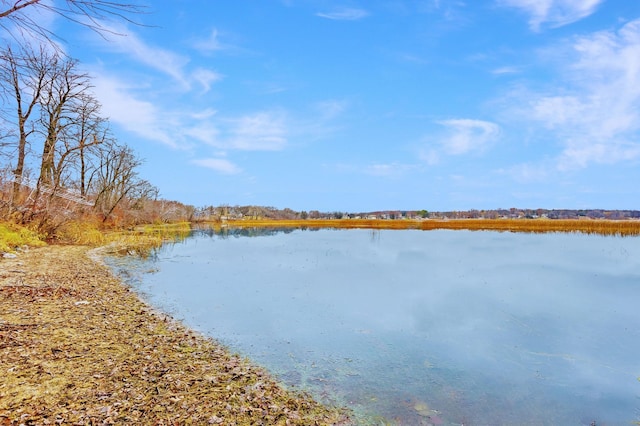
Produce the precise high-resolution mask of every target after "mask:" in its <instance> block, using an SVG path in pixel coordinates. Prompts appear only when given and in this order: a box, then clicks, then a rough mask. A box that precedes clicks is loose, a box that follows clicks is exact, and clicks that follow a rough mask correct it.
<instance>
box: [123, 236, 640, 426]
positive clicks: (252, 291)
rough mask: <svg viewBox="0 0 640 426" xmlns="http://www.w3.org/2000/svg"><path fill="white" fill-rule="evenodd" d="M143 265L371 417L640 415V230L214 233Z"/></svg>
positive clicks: (234, 333)
mask: <svg viewBox="0 0 640 426" xmlns="http://www.w3.org/2000/svg"><path fill="white" fill-rule="evenodd" d="M112 265H113V266H114V267H115V268H117V269H120V270H122V268H123V266H122V264H120V265H119V266H118V264H117V263H116V262H115V260H112ZM126 269H127V271H128V273H129V276H130V278H131V282H132V283H133V285H134V286H135V287H136V288H137V289H138V290H139V291H140V292H141V293H142V294H143V295H144V297H145V298H146V299H147V300H148V301H149V302H150V303H152V304H154V305H156V306H157V307H159V308H161V309H163V310H165V311H168V312H169V313H171V314H173V315H174V316H175V317H177V318H180V319H182V320H183V321H184V322H185V323H187V324H188V325H190V326H192V327H193V328H195V329H197V330H200V331H202V332H204V333H205V334H208V335H210V336H212V337H214V338H216V339H218V340H219V341H221V342H222V343H224V344H226V345H228V346H229V347H230V348H232V349H233V350H234V351H237V352H239V353H241V354H243V355H245V356H247V357H249V358H251V359H252V360H253V361H255V362H257V363H258V364H261V365H263V366H265V367H267V368H268V369H269V370H270V371H272V372H273V373H274V374H276V375H277V376H278V377H279V378H281V379H282V380H283V381H284V382H285V383H287V384H288V385H290V386H293V387H296V388H302V389H305V390H309V391H311V392H312V393H313V394H314V395H315V396H316V397H317V398H319V399H322V400H324V401H328V402H332V403H336V404H340V405H344V406H348V407H350V408H352V409H353V410H355V412H356V413H357V414H358V419H359V421H360V422H361V423H362V424H379V423H382V422H383V419H386V420H387V421H388V422H390V423H391V424H407V425H420V424H424V425H426V424H434V425H435V424H443V425H460V424H465V425H500V424H508V425H515V424H519V425H524V424H532V425H537V424H540V425H542V424H549V425H560V424H562V425H590V424H592V422H594V421H595V422H596V424H597V425H622V424H629V423H631V422H633V421H635V420H638V419H640V399H639V396H640V382H639V381H638V377H640V313H639V310H638V305H639V304H640V238H633V237H629V238H618V237H601V236H588V235H579V234H515V233H498V232H471V231H371V230H316V231H313V230H288V231H286V232H283V231H275V230H271V231H259V230H243V231H227V232H226V233H223V234H220V233H218V234H216V233H214V232H213V231H196V232H194V234H193V236H192V237H191V238H189V239H187V240H185V241H184V242H182V243H179V244H173V245H167V246H165V247H163V248H162V249H161V250H159V251H158V253H157V255H156V256H154V257H153V258H152V259H150V260H148V261H146V262H143V264H142V265H138V269H136V268H134V267H133V265H131V264H128V265H126ZM135 270H137V271H145V272H144V273H140V274H137V275H136V274H135V273H132V272H131V271H135ZM132 274H133V275H132Z"/></svg>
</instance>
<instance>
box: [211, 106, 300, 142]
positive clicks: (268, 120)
mask: <svg viewBox="0 0 640 426" xmlns="http://www.w3.org/2000/svg"><path fill="white" fill-rule="evenodd" d="M285 121H286V118H285V114H284V113H283V112H280V111H278V112H259V113H255V114H249V115H245V116H242V117H239V118H234V119H231V120H229V121H228V123H229V125H230V128H229V132H230V137H229V140H228V141H227V143H225V145H227V146H224V147H225V148H232V149H238V150H243V151H279V150H281V149H283V148H284V147H285V145H286V144H287V138H286V134H287V126H286V123H285Z"/></svg>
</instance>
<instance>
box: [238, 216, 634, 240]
mask: <svg viewBox="0 0 640 426" xmlns="http://www.w3.org/2000/svg"><path fill="white" fill-rule="evenodd" d="M227 223H228V225H229V226H243V227H259V226H264V227H276V226H277V227H308V228H339V229H358V228H364V229H420V230H433V229H466V230H472V231H482V230H484V231H509V232H534V233H543V232H580V233H586V234H600V235H616V236H634V235H640V221H638V220H596V219H576V220H573V219H567V220H563V219H454V220H438V219H428V220H380V219H306V220H270V219H262V220H234V221H228V222H227Z"/></svg>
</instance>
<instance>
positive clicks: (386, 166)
mask: <svg viewBox="0 0 640 426" xmlns="http://www.w3.org/2000/svg"><path fill="white" fill-rule="evenodd" d="M418 167H419V166H418V165H416V164H402V163H396V162H393V163H376V164H370V165H368V166H366V167H365V168H364V173H365V174H368V175H372V176H380V177H398V176H401V175H404V174H406V173H408V172H411V171H413V170H416V169H418Z"/></svg>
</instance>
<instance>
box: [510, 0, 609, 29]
mask: <svg viewBox="0 0 640 426" xmlns="http://www.w3.org/2000/svg"><path fill="white" fill-rule="evenodd" d="M603 1H604V0H498V3H500V4H502V5H504V6H509V7H514V8H517V9H520V10H523V11H524V12H525V13H527V14H528V15H529V27H530V28H531V29H532V30H533V31H539V30H540V27H541V26H542V25H543V24H548V25H549V26H550V27H552V28H556V27H561V26H563V25H568V24H571V23H572V22H576V21H579V20H580V19H583V18H585V17H587V16H589V15H591V14H592V13H594V12H595V11H596V9H597V7H598V5H599V4H600V3H602V2H603Z"/></svg>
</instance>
